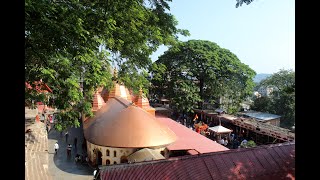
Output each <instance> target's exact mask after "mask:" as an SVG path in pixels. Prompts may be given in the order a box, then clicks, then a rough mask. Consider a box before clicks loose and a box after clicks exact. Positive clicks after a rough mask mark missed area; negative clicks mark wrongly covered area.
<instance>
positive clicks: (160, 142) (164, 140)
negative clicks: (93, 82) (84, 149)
mask: <svg viewBox="0 0 320 180" xmlns="http://www.w3.org/2000/svg"><path fill="white" fill-rule="evenodd" d="M114 99H116V98H114ZM110 100H111V99H110ZM110 100H109V101H110ZM109 101H108V102H109ZM108 102H107V103H106V106H103V107H102V108H101V111H102V112H101V111H100V110H99V111H98V112H97V116H95V117H94V118H93V119H94V120H93V122H92V124H91V125H90V126H89V127H87V128H86V130H85V138H86V139H87V140H88V141H89V142H91V143H93V144H96V145H100V146H107V147H125V148H144V147H163V146H167V145H169V144H171V143H173V142H174V141H175V140H176V135H175V133H174V132H173V131H172V130H171V129H169V128H168V127H167V126H166V125H164V124H163V123H161V122H159V121H157V119H155V117H153V116H152V115H150V114H149V113H147V112H146V111H144V110H143V109H141V108H139V107H136V106H133V105H127V104H123V105H122V106H121V105H119V103H115V102H113V103H111V104H110V103H109V104H108Z"/></svg>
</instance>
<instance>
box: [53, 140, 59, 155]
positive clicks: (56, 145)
mask: <svg viewBox="0 0 320 180" xmlns="http://www.w3.org/2000/svg"><path fill="white" fill-rule="evenodd" d="M58 149H59V144H58V142H56V143H55V144H54V151H55V153H56V154H57V152H58Z"/></svg>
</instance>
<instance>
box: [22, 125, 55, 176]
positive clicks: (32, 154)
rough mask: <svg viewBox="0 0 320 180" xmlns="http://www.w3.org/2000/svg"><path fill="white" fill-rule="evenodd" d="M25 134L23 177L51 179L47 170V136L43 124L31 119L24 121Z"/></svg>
mask: <svg viewBox="0 0 320 180" xmlns="http://www.w3.org/2000/svg"><path fill="white" fill-rule="evenodd" d="M25 124H26V129H31V130H32V132H30V133H26V134H25V179H26V180H51V178H50V175H49V171H48V151H47V150H48V138H47V132H46V130H45V125H44V123H42V122H35V121H34V119H33V120H28V121H26V123H25Z"/></svg>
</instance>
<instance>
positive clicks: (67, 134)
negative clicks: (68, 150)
mask: <svg viewBox="0 0 320 180" xmlns="http://www.w3.org/2000/svg"><path fill="white" fill-rule="evenodd" d="M65 136H66V143H68V137H69V132H68V131H67V132H66V134H65Z"/></svg>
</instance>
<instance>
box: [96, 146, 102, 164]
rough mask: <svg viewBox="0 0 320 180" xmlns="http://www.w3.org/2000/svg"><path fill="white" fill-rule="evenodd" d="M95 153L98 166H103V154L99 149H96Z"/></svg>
mask: <svg viewBox="0 0 320 180" xmlns="http://www.w3.org/2000/svg"><path fill="white" fill-rule="evenodd" d="M95 153H96V164H97V165H98V166H99V165H102V153H101V152H100V151H99V149H95Z"/></svg>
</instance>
